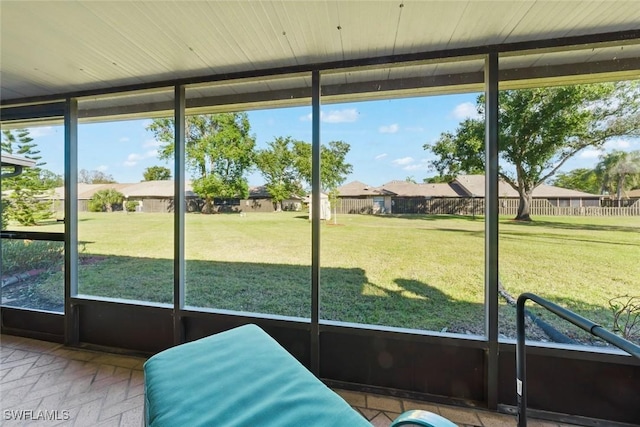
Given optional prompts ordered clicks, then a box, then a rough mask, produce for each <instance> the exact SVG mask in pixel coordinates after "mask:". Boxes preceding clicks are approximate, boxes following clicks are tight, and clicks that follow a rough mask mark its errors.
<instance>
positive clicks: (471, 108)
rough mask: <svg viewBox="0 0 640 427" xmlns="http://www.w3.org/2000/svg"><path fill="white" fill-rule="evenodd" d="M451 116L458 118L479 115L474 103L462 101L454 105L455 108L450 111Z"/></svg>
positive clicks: (470, 117)
mask: <svg viewBox="0 0 640 427" xmlns="http://www.w3.org/2000/svg"><path fill="white" fill-rule="evenodd" d="M451 117H453V118H454V119H458V120H463V119H479V118H480V115H479V114H478V110H477V109H476V106H475V104H474V103H472V102H463V103H462V104H458V105H456V108H454V109H453V111H452V112H451Z"/></svg>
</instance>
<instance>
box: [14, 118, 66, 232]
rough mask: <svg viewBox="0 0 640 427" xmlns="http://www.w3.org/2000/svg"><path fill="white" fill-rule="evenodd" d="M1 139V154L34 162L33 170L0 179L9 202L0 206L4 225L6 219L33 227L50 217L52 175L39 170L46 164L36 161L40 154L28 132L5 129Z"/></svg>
mask: <svg viewBox="0 0 640 427" xmlns="http://www.w3.org/2000/svg"><path fill="white" fill-rule="evenodd" d="M2 136H3V139H2V151H3V152H5V153H7V154H16V155H18V156H22V157H25V158H28V159H32V160H35V161H36V166H35V167H33V168H25V169H23V171H22V173H21V174H20V175H18V176H15V177H11V178H5V179H3V180H2V190H3V191H10V194H9V196H8V197H7V199H8V200H6V201H5V202H4V203H3V212H2V215H3V225H4V222H5V221H6V220H7V219H10V220H14V221H17V222H19V223H20V224H22V225H36V224H37V223H38V222H40V221H43V220H46V219H49V218H51V217H52V216H53V212H52V210H51V207H50V204H49V203H48V202H47V201H46V198H47V197H46V196H47V193H50V192H51V191H50V190H51V189H52V188H53V187H54V186H55V185H54V184H55V183H56V182H55V181H51V180H50V179H48V177H50V175H51V174H53V173H52V172H50V171H47V170H45V169H42V168H41V166H44V165H45V164H46V163H45V162H39V160H40V159H41V158H42V157H41V156H39V155H38V154H39V153H40V151H38V150H37V144H35V143H34V142H33V138H31V137H30V136H29V130H27V129H18V130H16V131H11V130H6V129H5V130H3V131H2ZM53 175H55V174H53ZM43 178H46V179H43Z"/></svg>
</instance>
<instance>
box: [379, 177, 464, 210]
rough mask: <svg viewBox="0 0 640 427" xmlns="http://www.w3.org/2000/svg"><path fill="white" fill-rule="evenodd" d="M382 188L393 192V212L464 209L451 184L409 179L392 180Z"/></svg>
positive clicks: (458, 195)
mask: <svg viewBox="0 0 640 427" xmlns="http://www.w3.org/2000/svg"><path fill="white" fill-rule="evenodd" d="M380 188H382V189H384V190H385V191H388V192H390V193H393V197H392V206H393V208H392V210H391V211H390V212H391V213H397V214H417V213H443V212H451V213H454V212H457V211H459V210H461V209H464V208H465V206H464V203H460V202H461V200H459V198H460V197H464V195H461V194H458V193H457V192H456V191H455V190H454V188H452V187H451V186H450V185H449V184H445V183H442V184H440V183H439V184H428V183H420V184H417V183H413V182H408V181H390V182H388V183H386V184H383V185H382V186H381V187H380Z"/></svg>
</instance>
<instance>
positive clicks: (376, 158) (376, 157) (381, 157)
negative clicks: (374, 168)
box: [374, 153, 387, 160]
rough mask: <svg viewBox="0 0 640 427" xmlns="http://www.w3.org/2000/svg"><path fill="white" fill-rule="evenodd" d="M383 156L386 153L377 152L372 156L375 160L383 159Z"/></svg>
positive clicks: (385, 155)
mask: <svg viewBox="0 0 640 427" xmlns="http://www.w3.org/2000/svg"><path fill="white" fill-rule="evenodd" d="M385 157H387V153H382V154H378V155H377V156H375V157H374V159H375V160H380V159H384V158H385Z"/></svg>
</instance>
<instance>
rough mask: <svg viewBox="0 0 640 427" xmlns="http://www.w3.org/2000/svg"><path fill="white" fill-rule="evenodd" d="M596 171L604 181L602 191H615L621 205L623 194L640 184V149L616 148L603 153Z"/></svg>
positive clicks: (610, 192)
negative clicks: (626, 149) (622, 149)
mask: <svg viewBox="0 0 640 427" xmlns="http://www.w3.org/2000/svg"><path fill="white" fill-rule="evenodd" d="M595 171H596V174H597V175H598V177H599V178H600V182H601V183H602V185H601V193H602V194H614V193H615V195H616V200H617V201H618V202H617V205H618V207H620V204H621V203H620V201H621V200H622V194H623V193H624V192H626V190H627V189H630V188H633V187H634V186H635V185H638V184H640V150H636V151H629V152H627V151H620V150H614V151H612V152H611V153H608V154H605V155H602V156H600V162H599V163H598V164H597V166H596V169H595Z"/></svg>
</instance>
